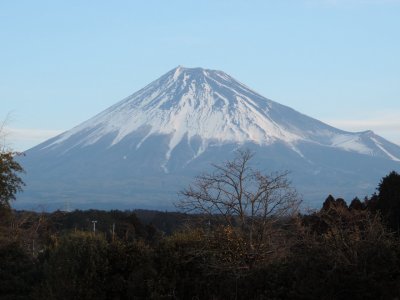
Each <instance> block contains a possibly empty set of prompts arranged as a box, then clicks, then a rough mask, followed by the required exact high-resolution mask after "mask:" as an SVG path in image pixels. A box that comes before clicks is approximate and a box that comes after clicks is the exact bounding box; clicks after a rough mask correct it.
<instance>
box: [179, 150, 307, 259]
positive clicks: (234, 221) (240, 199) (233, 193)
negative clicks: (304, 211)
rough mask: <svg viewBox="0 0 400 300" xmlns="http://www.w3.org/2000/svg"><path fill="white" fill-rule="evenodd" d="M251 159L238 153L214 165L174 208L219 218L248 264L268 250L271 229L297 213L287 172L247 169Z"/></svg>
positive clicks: (248, 155) (296, 199) (297, 205)
mask: <svg viewBox="0 0 400 300" xmlns="http://www.w3.org/2000/svg"><path fill="white" fill-rule="evenodd" d="M252 158H253V154H252V153H251V152H250V151H248V150H244V151H243V150H239V151H237V153H236V155H235V158H234V159H233V160H232V161H227V162H225V163H224V164H222V165H213V167H214V171H213V172H212V173H207V174H203V175H201V176H198V177H196V180H195V181H194V183H193V184H191V185H190V186H189V187H188V188H187V189H184V190H183V191H181V193H180V195H181V200H180V201H179V203H178V205H177V206H178V207H179V208H181V209H182V210H183V211H185V212H191V213H198V214H201V215H204V216H208V217H209V219H213V218H215V217H220V218H221V217H222V219H223V220H224V223H225V226H227V227H229V228H230V230H233V231H234V232H235V238H236V239H237V240H238V241H239V240H240V241H241V242H240V244H241V248H242V249H241V250H240V251H242V252H243V255H244V257H245V260H247V261H249V262H250V264H251V261H255V260H257V258H261V257H264V258H265V254H266V253H268V252H270V251H271V242H270V241H271V238H272V236H274V235H276V233H277V231H276V230H272V229H273V227H275V228H278V227H279V226H278V225H277V223H279V222H281V221H282V220H287V219H289V218H290V217H291V216H293V215H294V214H296V213H297V211H298V207H299V204H300V200H299V196H298V194H297V192H296V190H295V189H294V188H292V187H291V185H290V182H289V180H288V178H287V175H288V172H280V173H279V172H276V173H271V174H269V175H267V174H263V173H262V172H261V171H259V170H256V169H254V168H252V167H251V166H250V161H251V159H252ZM275 238H276V237H275Z"/></svg>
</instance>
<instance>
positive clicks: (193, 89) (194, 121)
mask: <svg viewBox="0 0 400 300" xmlns="http://www.w3.org/2000/svg"><path fill="white" fill-rule="evenodd" d="M137 130H146V132H147V133H146V135H145V136H144V137H143V138H142V140H141V141H140V142H139V143H138V144H137V145H136V147H137V148H139V147H140V146H141V145H142V144H143V142H144V141H145V140H146V139H147V138H148V137H150V136H152V135H159V134H162V135H168V136H169V137H170V139H169V150H168V151H167V153H166V159H168V158H169V156H170V153H171V152H172V151H173V150H174V149H175V147H176V146H177V145H178V144H179V143H181V142H182V141H183V139H188V141H190V140H191V139H192V138H196V139H199V138H200V140H201V147H199V148H198V151H197V153H196V154H195V155H199V154H200V153H201V152H202V151H204V150H205V149H206V148H207V146H208V144H209V143H210V142H212V143H218V144H223V143H231V142H234V143H245V142H253V143H256V144H259V145H269V144H272V143H275V142H277V141H280V142H283V143H285V144H287V145H289V146H290V147H291V148H292V149H293V150H295V151H297V152H299V150H298V149H297V147H296V145H297V143H299V142H311V143H317V144H320V145H324V146H328V147H337V148H341V149H345V150H348V151H355V152H358V153H362V154H367V155H382V156H386V157H388V158H390V159H393V160H399V156H398V154H393V153H391V152H390V151H389V150H387V149H385V148H384V147H383V146H382V145H381V144H380V143H379V142H377V141H376V140H374V139H373V138H369V139H368V140H369V143H365V139H366V138H367V135H368V134H366V133H350V132H345V131H342V130H339V129H336V128H333V127H331V126H329V125H326V124H324V123H322V122H320V121H318V120H315V119H313V118H310V117H307V116H305V115H302V114H301V113H299V112H296V111H294V110H293V109H291V108H289V107H286V106H284V105H281V104H279V103H277V102H274V101H272V100H269V99H267V98H265V97H263V96H261V95H260V94H258V93H256V92H254V91H253V90H251V89H250V88H248V87H247V86H245V85H243V84H242V83H240V82H239V81H237V80H235V79H234V78H232V77H230V76H229V75H228V74H226V73H224V72H222V71H215V70H208V69H203V68H185V67H182V66H178V67H177V68H175V69H173V70H171V71H169V72H168V73H166V74H165V75H164V76H162V77H160V78H159V79H157V80H155V81H154V82H152V83H150V84H149V85H147V86H146V87H144V88H143V89H141V90H139V91H138V92H136V93H134V94H132V95H131V96H129V97H127V98H125V99H123V100H122V101H120V102H119V103H117V104H115V105H113V106H111V107H110V108H109V109H107V110H105V111H103V112H102V113H100V114H99V115H97V116H95V117H94V118H92V119H90V120H88V121H86V122H84V123H82V124H81V125H79V126H77V127H75V128H73V129H72V130H70V131H67V132H65V133H64V134H62V135H60V136H59V137H58V138H56V139H55V140H54V141H53V142H52V143H51V144H49V145H47V147H57V145H59V144H61V143H62V142H63V141H65V140H67V139H69V138H71V137H72V136H74V135H77V134H78V133H80V134H79V135H80V136H81V138H80V139H77V140H76V142H75V146H87V145H92V144H94V143H96V142H97V141H98V140H100V139H101V138H102V137H104V136H105V135H109V134H111V135H113V137H114V138H113V140H112V142H111V144H110V146H113V145H116V144H118V143H119V142H121V141H122V140H123V139H124V138H126V137H127V136H129V135H130V134H132V133H133V132H135V131H137ZM82 133H85V134H82ZM369 135H371V134H369ZM372 135H373V134H372ZM299 154H300V155H301V153H299Z"/></svg>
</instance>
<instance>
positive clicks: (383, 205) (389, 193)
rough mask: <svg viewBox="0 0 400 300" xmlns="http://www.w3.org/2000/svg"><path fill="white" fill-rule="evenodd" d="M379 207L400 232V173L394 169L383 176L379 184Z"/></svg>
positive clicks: (392, 225) (387, 219)
mask: <svg viewBox="0 0 400 300" xmlns="http://www.w3.org/2000/svg"><path fill="white" fill-rule="evenodd" d="M378 192H379V193H378V201H377V208H378V209H379V210H380V211H381V213H382V215H383V216H384V217H385V218H386V221H387V222H388V223H389V226H390V227H391V228H392V229H394V230H396V231H397V232H400V175H399V174H398V173H397V172H395V171H392V172H391V173H390V174H389V175H387V176H385V177H383V178H382V180H381V182H380V184H379V186H378Z"/></svg>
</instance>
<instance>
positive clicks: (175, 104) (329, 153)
mask: <svg viewBox="0 0 400 300" xmlns="http://www.w3.org/2000/svg"><path fill="white" fill-rule="evenodd" d="M239 147H245V148H248V149H250V150H251V151H254V152H255V154H256V155H255V159H256V161H255V164H256V166H257V168H259V169H262V170H268V171H273V170H282V169H285V170H290V171H292V172H293V173H292V174H293V176H292V179H293V183H294V184H295V186H296V187H297V188H298V189H299V191H300V192H301V193H302V194H303V195H304V197H305V198H307V199H308V200H309V201H316V203H318V201H322V200H323V199H324V198H325V197H326V196H327V195H328V194H329V193H339V195H340V196H343V197H344V196H349V197H354V196H355V195H359V196H363V195H366V194H369V193H371V192H373V190H374V189H375V187H376V183H377V182H378V181H379V179H380V178H382V176H384V175H386V174H387V173H388V172H389V171H391V170H398V169H399V166H400V147H399V146H397V145H395V144H392V143H390V142H388V141H387V140H385V139H383V138H381V137H380V136H378V135H376V134H375V133H373V132H372V131H364V132H356V133H353V132H346V131H343V130H340V129H336V128H334V127H332V126H329V125H327V124H324V123H322V122H320V121H318V120H316V119H313V118H310V117H308V116H306V115H303V114H301V113H299V112H297V111H295V110H293V109H291V108H289V107H287V106H284V105H281V104H279V103H277V102H274V101H272V100H269V99H267V98H265V97H263V96H261V95H260V94H258V93H256V92H254V91H253V90H251V89H250V88H249V87H247V86H245V85H244V84H242V83H240V82H239V81H237V80H235V79H234V78H232V77H231V76H229V75H228V74H226V73H224V72H222V71H215V70H208V69H202V68H185V67H182V66H179V67H177V68H175V69H173V70H171V71H169V72H168V73H166V74H165V75H163V76H162V77H160V78H159V79H157V80H155V81H154V82H152V83H150V84H149V85H147V86H145V87H144V88H143V89H141V90H139V91H138V92H136V93H134V94H132V95H131V96H129V97H127V98H125V99H123V100H121V101H120V102H118V103H116V104H115V105H113V106H111V107H110V108H108V109H106V110H105V111H103V112H101V113H100V114H98V115H96V116H94V117H93V118H91V119H89V120H87V121H86V122H84V123H82V124H80V125H78V126H76V127H75V128H72V129H71V130H69V131H66V132H65V133H63V134H61V135H59V136H57V137H55V138H53V139H50V140H48V141H46V142H44V143H42V144H40V145H38V146H36V147H34V148H32V149H30V150H28V151H27V153H26V156H25V157H24V158H22V160H23V161H22V165H23V166H24V168H25V169H26V171H27V178H25V182H26V183H27V189H26V192H25V193H24V197H25V200H23V201H22V202H20V201H21V200H20V199H19V203H23V202H24V201H25V203H29V202H31V203H35V202H37V201H39V200H40V201H48V202H47V203H50V202H54V201H55V202H57V203H64V201H69V200H71V201H74V202H75V203H77V205H81V204H85V203H92V204H93V205H94V207H98V205H100V204H101V203H104V204H107V205H110V206H109V207H120V206H119V205H118V204H117V203H120V204H121V205H123V206H124V207H126V205H128V207H130V208H132V206H131V205H132V204H133V203H134V204H135V205H137V206H136V207H153V208H157V209H159V208H160V207H171V206H170V204H171V203H172V201H173V200H176V192H177V191H179V190H180V189H182V188H183V187H184V186H185V185H187V184H189V182H190V181H191V179H192V178H193V177H194V176H195V175H198V174H199V173H201V172H203V171H207V170H209V169H208V167H209V166H210V164H211V163H216V164H219V163H221V162H222V161H225V160H227V159H232V158H233V155H234V152H235V149H238V148H239ZM309 203H310V202H309ZM319 204H320V203H319ZM319 204H318V205H317V206H318V207H319V206H320V205H319ZM53 205H54V206H55V207H57V205H59V204H57V205H56V203H54V204H53ZM160 205H161V206H160Z"/></svg>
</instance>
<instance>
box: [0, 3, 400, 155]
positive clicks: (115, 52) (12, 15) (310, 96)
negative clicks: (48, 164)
mask: <svg viewBox="0 0 400 300" xmlns="http://www.w3.org/2000/svg"><path fill="white" fill-rule="evenodd" d="M0 41H1V44H0V104H1V105H0V120H4V119H6V116H7V115H9V118H8V124H7V128H6V130H3V132H8V135H7V136H6V141H7V143H8V145H9V146H11V147H12V148H14V149H15V150H25V149H27V148H29V147H31V146H34V145H36V144H37V143H39V142H41V141H43V140H45V139H47V138H48V137H50V136H52V135H54V134H56V133H59V132H61V131H64V130H68V129H70V128H72V127H74V126H75V125H78V124H79V123H81V122H83V121H85V120H86V119H88V118H90V117H92V116H94V115H95V114H97V113H99V112H100V111H102V110H103V109H105V108H107V107H109V106H110V105H112V104H114V103H115V102H117V101H119V100H121V99H122V98H124V97H126V96H128V95H130V94H132V93H133V92H135V91H137V90H139V89H140V88H142V87H144V86H145V85H146V84H148V83H150V82H151V81H153V80H155V79H157V78H158V77H160V76H161V75H163V74H164V73H166V72H167V71H169V70H170V69H172V68H174V67H176V66H178V65H183V66H185V67H203V68H208V69H218V70H222V71H225V72H226V73H228V74H230V75H231V76H233V77H235V78H236V79H237V80H239V81H241V82H243V83H245V84H246V85H247V86H249V87H250V88H252V89H254V90H255V91H257V92H258V93H260V94H262V95H263V96H265V97H267V98H270V99H272V100H274V101H277V102H279V103H282V104H284V105H287V106H290V107H292V108H294V109H296V110H298V111H300V112H302V113H304V114H306V115H309V116H311V117H314V118H317V119H319V120H321V121H324V122H327V123H328V124H330V125H334V126H336V127H339V128H341V129H345V130H351V131H363V130H368V129H372V130H374V131H375V132H376V133H377V134H379V135H382V136H383V137H385V138H387V139H389V140H391V141H393V142H395V143H397V144H400V0H260V1H256V0H249V1H244V0H242V1H235V0H210V1H206V0H203V1H190V0H184V1H177V0H169V1H165V0H159V1H155V0H146V1H118V0H116V1H101V0H92V1H90V0H87V1H81V0H76V1H74V0H68V1H61V0H59V1H57V0H56V1H53V0H48V1H42V0H35V1H31V0H27V1H23V0H19V1H1V2H0Z"/></svg>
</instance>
